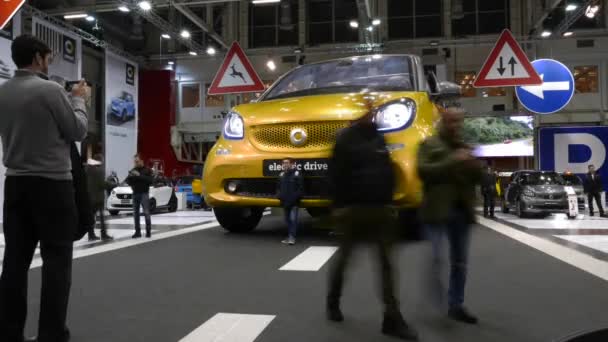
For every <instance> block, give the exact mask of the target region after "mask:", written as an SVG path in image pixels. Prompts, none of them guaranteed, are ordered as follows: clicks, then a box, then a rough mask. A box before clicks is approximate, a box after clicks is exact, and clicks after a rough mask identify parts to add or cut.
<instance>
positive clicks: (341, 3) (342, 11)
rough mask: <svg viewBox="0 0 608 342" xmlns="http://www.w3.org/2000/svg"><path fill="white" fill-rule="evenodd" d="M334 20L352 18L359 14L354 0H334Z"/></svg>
mask: <svg viewBox="0 0 608 342" xmlns="http://www.w3.org/2000/svg"><path fill="white" fill-rule="evenodd" d="M335 8H336V9H335V11H336V13H335V17H336V20H349V21H350V20H352V19H357V18H358V16H359V13H358V10H357V3H356V2H355V0H335Z"/></svg>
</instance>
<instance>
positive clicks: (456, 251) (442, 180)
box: [418, 108, 483, 324]
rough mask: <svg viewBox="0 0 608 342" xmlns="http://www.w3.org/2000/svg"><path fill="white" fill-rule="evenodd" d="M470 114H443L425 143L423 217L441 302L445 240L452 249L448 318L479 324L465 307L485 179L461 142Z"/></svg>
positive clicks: (421, 170) (421, 155) (433, 282)
mask: <svg viewBox="0 0 608 342" xmlns="http://www.w3.org/2000/svg"><path fill="white" fill-rule="evenodd" d="M463 119H464V113H463V112H462V111H461V110H460V109H457V108H449V109H447V110H446V111H445V112H443V113H442V114H441V121H440V124H439V128H438V133H437V134H436V135H434V136H432V137H430V138H427V139H426V140H424V141H423V142H422V143H421V144H420V148H419V151H418V173H419V174H420V178H421V179H422V182H423V192H424V193H423V200H422V207H421V209H420V211H421V219H422V221H423V224H424V225H425V226H426V228H425V230H426V233H427V234H428V237H429V239H430V240H431V244H432V247H433V259H432V260H433V267H432V268H431V274H432V279H431V290H435V291H436V292H435V293H433V296H434V297H435V299H437V302H441V298H442V297H443V294H442V292H443V287H442V285H441V280H440V279H441V276H440V270H441V264H442V260H441V259H442V257H441V256H442V254H443V253H442V246H443V245H442V242H443V237H444V236H445V235H447V238H448V241H449V245H450V254H449V255H450V266H451V269H450V285H449V291H448V305H449V311H448V315H449V317H450V318H451V319H453V320H456V321H460V322H465V323H469V324H476V323H477V317H475V316H473V315H472V314H471V313H469V312H468V310H467V309H466V308H465V307H464V305H463V303H464V292H465V283H466V272H467V264H468V250H469V241H470V235H471V224H472V223H474V218H475V215H474V209H473V208H474V200H475V186H476V184H477V183H479V182H480V181H481V177H482V174H483V171H482V166H481V164H480V162H479V161H478V160H476V159H475V158H474V157H473V155H472V154H471V151H472V150H471V148H470V147H469V146H467V145H465V144H464V143H463V141H462V138H461V131H462V125H463Z"/></svg>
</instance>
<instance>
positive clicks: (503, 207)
mask: <svg viewBox="0 0 608 342" xmlns="http://www.w3.org/2000/svg"><path fill="white" fill-rule="evenodd" d="M500 209H501V211H502V213H503V214H508V213H509V206H507V201H506V200H504V199H503V200H502V201H501V204H500Z"/></svg>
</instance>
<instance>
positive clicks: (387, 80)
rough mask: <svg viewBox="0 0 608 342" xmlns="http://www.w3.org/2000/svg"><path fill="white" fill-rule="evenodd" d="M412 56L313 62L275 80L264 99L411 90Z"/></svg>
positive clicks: (369, 57) (412, 83) (412, 88)
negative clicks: (277, 80) (367, 91)
mask: <svg viewBox="0 0 608 342" xmlns="http://www.w3.org/2000/svg"><path fill="white" fill-rule="evenodd" d="M411 64H412V63H411V57H409V56H368V57H353V58H349V59H340V60H334V61H329V62H323V63H317V64H309V65H305V66H302V67H300V68H297V69H295V70H293V71H292V72H291V73H289V74H287V75H286V76H285V77H283V78H282V79H281V80H280V81H279V82H278V83H277V84H275V85H274V86H273V87H272V89H271V90H270V91H269V92H268V94H267V95H266V96H265V97H264V100H272V99H277V98H285V97H295V96H307V95H320V94H335V93H348V92H355V91H360V90H363V89H369V90H372V91H374V90H375V91H411V90H415V89H414V75H413V71H412V66H411Z"/></svg>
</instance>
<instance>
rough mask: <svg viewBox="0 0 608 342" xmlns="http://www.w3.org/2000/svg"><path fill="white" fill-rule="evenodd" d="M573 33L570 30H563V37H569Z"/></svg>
mask: <svg viewBox="0 0 608 342" xmlns="http://www.w3.org/2000/svg"><path fill="white" fill-rule="evenodd" d="M573 34H574V32H572V31H568V32H564V37H570V36H572V35H573Z"/></svg>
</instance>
